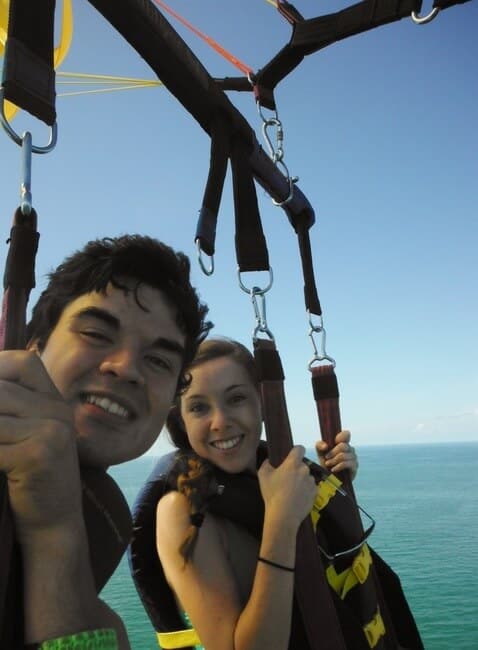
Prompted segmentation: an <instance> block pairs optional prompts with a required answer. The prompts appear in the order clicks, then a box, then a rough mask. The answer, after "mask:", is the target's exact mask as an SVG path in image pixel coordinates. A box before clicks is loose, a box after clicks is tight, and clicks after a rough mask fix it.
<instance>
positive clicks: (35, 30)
mask: <svg viewBox="0 0 478 650" xmlns="http://www.w3.org/2000/svg"><path fill="white" fill-rule="evenodd" d="M54 17H55V0H41V1H39V0H10V14H9V21H8V39H7V42H6V46H5V59H4V69H3V81H2V85H3V88H4V94H5V99H8V100H9V101H11V102H13V103H14V104H16V105H17V106H19V107H20V108H23V109H24V110H26V111H28V112H29V113H31V114H32V115H34V116H35V117H37V118H38V119H40V120H42V121H43V122H45V123H46V124H48V125H49V126H52V125H53V124H54V123H55V120H56V110H55V70H54V67H53V34H54Z"/></svg>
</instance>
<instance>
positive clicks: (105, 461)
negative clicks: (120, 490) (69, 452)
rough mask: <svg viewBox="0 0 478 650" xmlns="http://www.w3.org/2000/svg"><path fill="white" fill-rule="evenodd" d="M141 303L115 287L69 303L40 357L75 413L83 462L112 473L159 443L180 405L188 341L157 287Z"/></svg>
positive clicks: (144, 291)
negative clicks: (178, 389) (176, 398)
mask: <svg viewBox="0 0 478 650" xmlns="http://www.w3.org/2000/svg"><path fill="white" fill-rule="evenodd" d="M138 299H139V302H140V303H141V305H143V306H144V307H146V308H147V310H148V311H145V310H144V309H142V308H141V307H140V306H139V305H138V304H137V302H136V300H135V296H134V293H133V292H132V291H130V292H128V293H127V294H125V293H124V292H123V291H122V290H120V289H116V288H114V287H112V286H109V287H108V288H107V292H106V294H102V293H97V292H92V293H88V294H85V295H83V296H80V297H79V298H76V299H75V300H73V301H72V302H71V303H69V304H68V305H67V306H66V307H65V309H64V311H63V313H62V315H61V317H60V320H59V321H58V323H57V325H56V327H55V328H54V330H53V331H52V333H51V334H50V337H49V339H48V341H47V344H46V346H45V348H44V350H43V351H42V352H41V354H40V356H41V359H42V361H43V363H44V365H45V367H46V369H47V371H48V373H49V374H50V377H51V378H52V380H53V382H54V384H55V385H56V387H57V388H58V390H59V391H60V393H61V394H62V395H63V397H64V398H65V400H66V401H67V402H68V403H69V404H70V405H71V407H72V409H73V417H74V423H75V427H76V431H77V439H78V451H79V456H80V460H81V462H82V463H84V464H86V465H93V466H100V467H107V466H108V465H114V464H116V463H121V462H124V461H126V460H130V459H132V458H136V457H138V456H140V455H141V454H142V453H144V452H145V451H146V450H147V449H149V447H150V446H151V445H152V444H153V442H154V441H155V440H156V438H157V436H158V435H159V433H160V431H161V428H162V426H163V424H164V420H165V418H166V415H167V413H168V409H169V407H170V405H171V402H172V401H173V398H174V394H175V391H176V386H177V382H178V377H179V372H180V369H181V365H182V360H183V351H184V342H185V337H184V334H183V333H182V332H181V330H180V329H179V327H178V326H177V324H176V321H175V315H176V314H175V310H174V309H173V308H172V307H171V306H170V305H169V304H168V302H167V300H166V298H165V297H164V295H163V294H162V292H161V291H159V290H158V289H154V288H153V287H150V286H149V285H141V286H140V287H139V291H138Z"/></svg>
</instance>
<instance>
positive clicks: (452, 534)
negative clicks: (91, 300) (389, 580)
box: [101, 442, 478, 650]
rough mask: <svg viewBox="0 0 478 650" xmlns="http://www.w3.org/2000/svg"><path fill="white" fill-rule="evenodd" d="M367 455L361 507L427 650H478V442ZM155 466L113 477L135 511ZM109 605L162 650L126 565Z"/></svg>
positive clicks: (145, 644) (141, 642)
mask: <svg viewBox="0 0 478 650" xmlns="http://www.w3.org/2000/svg"><path fill="white" fill-rule="evenodd" d="M308 455H309V456H310V457H311V458H314V451H313V450H312V449H311V450H308ZM358 456H359V462H360V466H359V472H358V475H357V478H356V480H355V482H354V489H355V492H356V496H357V500H358V502H359V504H360V505H361V506H362V507H363V508H364V509H365V510H366V511H367V512H369V513H370V514H371V515H372V516H373V517H374V519H375V520H376V526H375V530H374V531H373V534H372V536H371V538H370V540H369V542H370V545H371V546H372V547H373V548H374V549H375V551H377V552H378V553H379V554H380V555H381V556H382V558H383V559H384V560H385V561H386V562H387V563H388V564H389V565H390V566H391V567H392V568H393V569H394V570H395V571H396V573H398V575H399V576H400V579H401V582H402V587H403V589H404V592H405V594H406V596H407V599H408V602H409V604H410V608H411V610H412V612H413V614H414V616H415V620H416V622H417V625H418V628H419V630H420V634H421V636H422V639H423V642H424V645H425V648H426V650H451V649H455V648H460V650H477V649H478V606H477V604H476V601H477V596H478V587H477V584H478V582H477V579H476V577H475V575H474V570H475V567H476V566H477V564H478V498H477V497H478V471H477V470H478V442H462V443H436V444H426V445H425V444H399V445H398V444H397V445H382V446H375V445H373V446H372V445H370V446H368V445H364V446H363V447H360V448H359V449H358ZM156 462H157V458H156V457H154V456H143V457H142V458H140V459H138V460H135V461H131V462H129V463H126V464H125V465H121V466H118V467H113V468H111V471H110V473H111V475H112V476H113V477H114V478H115V480H116V481H117V482H118V484H119V485H120V487H121V488H122V490H123V492H124V494H125V496H126V499H127V501H128V503H129V504H130V506H132V505H133V503H134V501H135V499H136V496H137V494H138V492H139V490H140V488H141V487H142V485H143V484H144V482H145V480H146V478H147V477H148V475H149V474H150V472H151V471H152V469H153V467H154V465H155V464H156ZM101 596H102V598H103V599H104V600H105V601H106V602H108V603H109V604H110V606H111V607H112V608H113V609H114V610H115V611H116V612H117V613H118V614H119V615H120V616H121V617H122V618H123V620H124V622H125V624H126V627H127V630H128V635H129V638H130V643H131V647H132V650H157V648H158V644H157V641H156V637H155V632H154V630H153V627H152V625H151V623H150V621H149V619H148V617H147V615H146V613H145V611H144V609H143V607H142V605H141V602H140V600H139V597H138V595H137V593H136V589H135V587H134V584H133V582H132V579H131V576H130V573H129V568H128V563H127V560H126V557H125V558H123V560H122V561H121V564H120V566H119V567H118V569H117V570H116V572H115V574H114V575H113V577H112V578H111V580H110V581H109V583H108V585H107V586H106V587H105V588H104V590H103V591H102V594H101Z"/></svg>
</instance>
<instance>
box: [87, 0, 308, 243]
mask: <svg viewBox="0 0 478 650" xmlns="http://www.w3.org/2000/svg"><path fill="white" fill-rule="evenodd" d="M89 2H90V4H92V5H93V6H94V7H95V8H96V9H97V10H98V11H99V12H100V13H101V14H102V15H103V16H104V17H105V18H106V20H108V21H109V22H110V23H111V25H112V26H113V27H115V28H116V29H117V30H118V31H119V32H120V34H122V36H123V37H124V38H125V39H126V40H127V41H128V42H129V43H130V45H131V46H132V47H133V48H135V50H136V51H137V52H138V54H139V55H140V56H142V57H143V58H144V59H145V61H146V62H147V63H148V65H150V67H151V69H152V70H154V72H155V73H156V74H157V75H158V77H159V78H160V79H161V81H162V82H163V83H164V85H165V86H166V87H167V88H168V90H169V91H170V92H171V93H172V94H173V95H174V96H175V97H176V99H178V101H179V102H181V104H182V105H183V106H184V107H185V108H186V110H187V111H189V113H191V115H192V116H193V117H194V119H195V120H196V121H197V122H198V123H199V124H200V125H201V127H202V128H203V129H204V130H205V131H206V132H207V133H208V134H209V135H211V133H212V130H213V128H215V127H214V125H215V124H216V120H217V115H218V114H219V113H221V114H222V115H224V119H226V120H227V123H228V132H229V136H230V139H231V141H232V140H233V139H234V140H236V139H239V140H241V141H242V143H243V147H244V156H245V157H247V158H248V161H249V169H250V172H251V173H252V175H253V176H254V178H255V179H256V180H257V181H258V183H260V185H262V187H264V189H265V190H266V191H267V192H268V194H269V195H270V196H271V197H272V198H274V199H275V200H276V201H279V202H280V201H284V200H285V199H286V198H287V197H288V195H289V192H290V188H289V184H288V182H287V179H286V178H285V177H284V175H283V174H282V173H281V172H280V170H278V169H277V167H276V165H274V163H273V162H272V160H271V159H270V158H269V156H267V154H266V153H265V152H264V151H263V150H262V148H261V147H260V145H259V144H258V142H257V138H256V136H255V133H254V130H253V129H252V127H251V126H250V125H249V123H248V122H247V120H246V119H245V118H244V117H243V116H242V115H241V113H240V112H239V111H238V110H237V109H236V107H235V106H234V105H233V104H232V103H231V102H230V101H229V99H228V97H227V96H226V95H225V93H224V92H222V90H221V89H220V88H219V86H218V84H217V83H216V81H215V80H214V79H213V78H212V77H211V76H210V75H209V73H208V72H207V70H206V69H205V68H204V66H203V65H202V64H201V62H200V61H199V60H198V59H197V58H196V57H195V55H194V54H193V52H192V51H191V50H190V49H189V48H188V47H187V45H186V44H185V43H184V42H183V41H182V40H181V38H180V37H179V35H178V34H177V33H176V32H175V31H174V29H173V28H172V27H171V25H170V24H169V23H168V22H167V21H166V19H165V18H164V17H163V16H162V14H161V13H160V11H159V10H158V9H157V8H156V7H155V6H154V5H153V3H152V2H150V1H149V0H121V1H120V0H117V1H116V2H111V0H89ZM247 84H248V86H249V89H250V88H251V86H250V84H249V82H247ZM246 151H247V156H246V153H245V152H246ZM241 155H242V154H241ZM248 173H249V172H248ZM208 207H209V206H208ZM284 209H285V211H286V213H287V214H288V216H290V215H295V214H300V213H307V214H308V216H309V218H310V219H311V221H312V223H313V220H314V212H313V209H312V207H311V205H310V204H309V202H308V200H307V199H306V198H305V196H304V195H303V194H302V192H301V191H300V189H299V187H298V186H295V187H294V196H293V198H292V200H291V201H290V202H289V203H288V204H287V205H284ZM206 221H207V220H206ZM202 232H203V231H202ZM204 232H206V230H205V231H204ZM201 234H202V233H201ZM205 239H206V235H205ZM210 250H211V249H210ZM205 252H207V251H206V249H205Z"/></svg>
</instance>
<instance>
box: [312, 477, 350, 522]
mask: <svg viewBox="0 0 478 650" xmlns="http://www.w3.org/2000/svg"><path fill="white" fill-rule="evenodd" d="M341 485H342V482H341V481H339V479H338V478H337V477H336V476H334V475H333V474H330V476H328V477H327V478H326V479H325V480H323V481H319V483H318V485H317V494H316V495H315V501H314V505H313V506H312V512H311V513H310V517H311V519H312V524H313V526H314V529H315V528H317V522H318V521H319V518H320V510H322V509H323V508H325V506H326V505H327V504H328V502H329V501H330V499H332V497H334V496H335V494H336V492H337V489H338V488H339V487H340V486H341Z"/></svg>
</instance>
